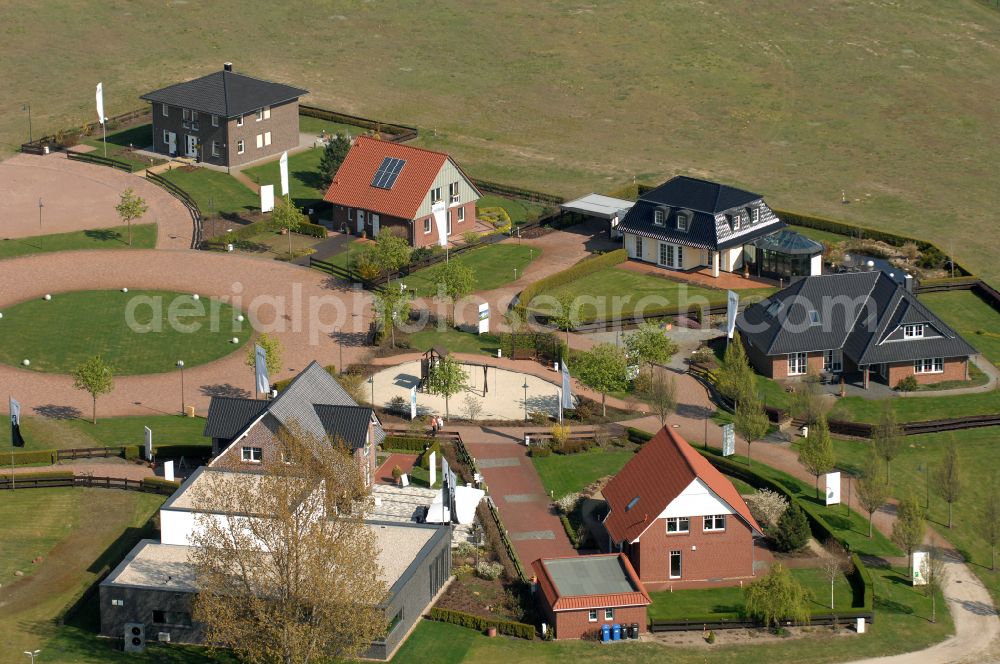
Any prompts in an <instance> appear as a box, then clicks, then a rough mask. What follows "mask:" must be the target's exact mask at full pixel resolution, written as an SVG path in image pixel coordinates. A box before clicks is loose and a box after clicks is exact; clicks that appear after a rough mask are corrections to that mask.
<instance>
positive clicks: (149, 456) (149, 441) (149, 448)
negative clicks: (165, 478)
mask: <svg viewBox="0 0 1000 664" xmlns="http://www.w3.org/2000/svg"><path fill="white" fill-rule="evenodd" d="M143 429H145V430H146V431H145V433H146V439H145V441H143V442H144V443H145V445H144V450H145V452H146V456H145V459H146V461H152V460H153V430H152V429H150V428H149V427H143Z"/></svg>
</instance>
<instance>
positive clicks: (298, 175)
mask: <svg viewBox="0 0 1000 664" xmlns="http://www.w3.org/2000/svg"><path fill="white" fill-rule="evenodd" d="M316 133H319V132H318V131H317V132H316ZM322 156H323V149H322V148H310V149H309V150H306V151H305V152H298V153H296V154H292V155H288V186H289V187H290V188H291V192H290V193H291V196H292V201H293V202H294V203H295V204H296V205H298V206H299V207H300V208H302V209H303V210H304V211H307V210H308V209H309V208H315V207H317V206H318V205H319V204H320V203H321V202H322V201H323V194H324V193H326V191H325V190H324V189H323V188H322V187H321V186H320V173H319V160H320V158H321V157H322ZM243 173H244V174H245V175H246V176H247V177H249V178H250V179H251V180H253V181H254V182H256V183H257V184H273V185H274V195H275V196H280V195H281V168H280V166H279V164H278V160H277V159H275V160H273V161H269V162H267V163H265V164H260V165H258V166H252V167H250V168H246V169H244V170H243ZM237 184H239V183H237ZM240 186H243V185H240Z"/></svg>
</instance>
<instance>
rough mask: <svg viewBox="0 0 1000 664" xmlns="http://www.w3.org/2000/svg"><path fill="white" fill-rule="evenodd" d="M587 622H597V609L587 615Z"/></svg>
mask: <svg viewBox="0 0 1000 664" xmlns="http://www.w3.org/2000/svg"><path fill="white" fill-rule="evenodd" d="M587 620H588V621H590V622H597V609H591V610H590V611H589V612H588V613H587Z"/></svg>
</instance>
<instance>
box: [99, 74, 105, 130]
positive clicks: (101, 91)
mask: <svg viewBox="0 0 1000 664" xmlns="http://www.w3.org/2000/svg"><path fill="white" fill-rule="evenodd" d="M97 121H98V122H100V123H101V124H104V83H103V82H102V83H98V84H97Z"/></svg>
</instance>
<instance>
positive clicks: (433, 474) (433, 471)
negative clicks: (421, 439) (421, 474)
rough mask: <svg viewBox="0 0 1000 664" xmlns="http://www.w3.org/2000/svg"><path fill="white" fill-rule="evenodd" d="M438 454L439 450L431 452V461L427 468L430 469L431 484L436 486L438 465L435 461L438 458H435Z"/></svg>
mask: <svg viewBox="0 0 1000 664" xmlns="http://www.w3.org/2000/svg"><path fill="white" fill-rule="evenodd" d="M436 456H437V452H433V451H432V452H431V458H430V463H429V464H428V466H427V468H428V469H429V470H430V485H431V486H434V483H435V482H437V465H435V463H434V462H435V461H436V459H435V457H436Z"/></svg>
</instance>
